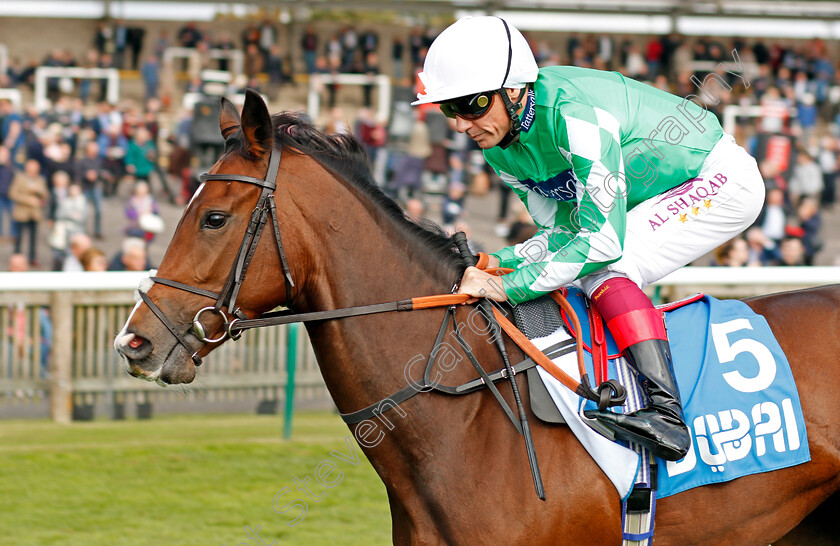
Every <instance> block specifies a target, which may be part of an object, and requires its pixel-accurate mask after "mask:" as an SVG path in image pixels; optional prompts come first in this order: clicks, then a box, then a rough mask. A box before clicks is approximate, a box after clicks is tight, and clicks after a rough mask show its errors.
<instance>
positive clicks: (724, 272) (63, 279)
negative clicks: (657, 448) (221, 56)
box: [0, 266, 840, 303]
mask: <svg viewBox="0 0 840 546" xmlns="http://www.w3.org/2000/svg"><path fill="white" fill-rule="evenodd" d="M148 276H149V272H148V271H109V272H102V273H87V272H83V273H65V272H60V271H36V272H30V273H9V272H0V293H3V292H54V291H63V290H96V291H114V290H124V291H133V290H135V289H136V288H137V286H138V285H139V284H140V281H141V280H142V279H144V278H146V277H148ZM834 283H840V266H809V267H683V268H681V269H678V270H677V271H675V272H673V273H671V274H670V275H668V276H666V277H665V278H663V279H662V280H659V281H657V282H655V283H654V285H655V286H663V287H666V286H697V285H704V286H706V287H707V288H708V289H709V292H710V293H713V292H714V287H717V286H724V287H729V286H745V287H749V286H756V285H762V286H773V287H776V288H778V289H787V288H790V287H809V286H820V285H824V284H834ZM127 303H128V302H127Z"/></svg>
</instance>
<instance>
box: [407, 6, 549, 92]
mask: <svg viewBox="0 0 840 546" xmlns="http://www.w3.org/2000/svg"><path fill="white" fill-rule="evenodd" d="M538 72H539V68H538V67H537V61H536V60H534V54H533V53H531V47H530V46H529V45H528V42H527V41H526V40H525V37H524V36H522V34H521V33H520V32H519V31H518V30H517V29H516V28H515V27H513V26H512V25H511V24H510V23H507V22H505V21H504V20H502V19H501V18H499V17H465V18H463V19H460V20H458V21H457V22H455V23H453V24H452V25H450V26H449V27H448V28H446V30H444V31H443V32H441V33H440V35H439V36H438V37H437V38H435V41H434V42H433V43H432V45H431V47H429V52H428V53H427V54H426V62H425V63H424V65H423V72H421V73H420V74H419V76H420V80H421V81H422V82H423V85H424V86H425V88H426V92H425V94H423V93H418V94H417V98H418V100H416V101H414V102H412V103H411V105H412V106H416V105H418V104H427V103H430V102H443V101H448V100H451V99H456V98H458V97H463V96H465V95H472V94H475V93H481V92H482V91H495V90H496V89H501V88H502V87H508V88H512V89H520V88H522V87H524V86H525V84H527V83H530V82H533V81H535V80H536V79H537V74H538Z"/></svg>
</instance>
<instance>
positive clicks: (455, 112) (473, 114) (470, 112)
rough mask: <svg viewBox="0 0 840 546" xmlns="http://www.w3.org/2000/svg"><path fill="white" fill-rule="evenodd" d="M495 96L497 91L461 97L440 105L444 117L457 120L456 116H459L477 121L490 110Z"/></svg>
mask: <svg viewBox="0 0 840 546" xmlns="http://www.w3.org/2000/svg"><path fill="white" fill-rule="evenodd" d="M495 96H496V91H489V92H484V93H476V94H475V95H467V96H465V97H459V98H457V99H454V100H451V101H447V102H443V103H440V104H439V106H440V111H441V112H443V115H444V116H446V117H448V118H452V119H455V116H458V117H461V118H464V119H468V120H471V121H472V120H477V119H478V118H480V117H482V116H484V115H485V114H486V113H487V112H488V111H489V110H490V107H491V106H492V105H493V100H494V98H495Z"/></svg>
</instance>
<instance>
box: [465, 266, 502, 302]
mask: <svg viewBox="0 0 840 546" xmlns="http://www.w3.org/2000/svg"><path fill="white" fill-rule="evenodd" d="M491 260H492V257H491ZM458 293H459V294H469V295H470V296H473V297H472V298H470V299H468V300H467V301H466V302H465V304H470V303H475V302H477V301H478V298H489V299H491V300H493V301H507V299H508V298H507V294H506V293H505V291H504V289H503V288H502V279H501V277H497V276H495V275H491V274H489V273H486V272H484V271H482V270H481V269H478V268H476V267H468V268H467V270H466V271H464V276H463V277H462V278H461V287H460V288H459V289H458Z"/></svg>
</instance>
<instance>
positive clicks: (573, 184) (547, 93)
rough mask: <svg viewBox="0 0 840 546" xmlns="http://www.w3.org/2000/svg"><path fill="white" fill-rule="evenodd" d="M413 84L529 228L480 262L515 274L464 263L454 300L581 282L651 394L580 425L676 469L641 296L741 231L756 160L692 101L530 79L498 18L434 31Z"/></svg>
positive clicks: (664, 376) (523, 56)
mask: <svg viewBox="0 0 840 546" xmlns="http://www.w3.org/2000/svg"><path fill="white" fill-rule="evenodd" d="M419 77H420V79H421V81H422V82H423V84H424V85H425V93H421V94H418V95H417V96H418V99H419V100H417V101H415V102H413V103H412V105H418V104H427V103H436V104H438V105H439V106H440V109H441V110H442V111H443V113H444V114H445V115H446V116H448V117H450V118H454V119H455V120H456V129H457V130H458V131H459V132H462V133H466V134H467V135H468V136H470V137H471V138H472V139H473V140H474V141H475V142H476V143H477V144H478V145H479V147H481V148H482V149H483V150H484V157H485V158H486V160H487V162H488V163H489V164H490V165H491V166H492V167H493V168H494V169H495V170H496V171H497V172H498V174H499V176H500V177H501V179H502V180H503V181H504V182H505V183H506V184H507V185H509V186H510V187H511V188H512V189H513V191H514V192H515V193H516V194H517V196H519V198H520V199H521V200H522V201H523V202H524V203H525V206H526V207H527V209H528V212H529V213H530V214H531V216H532V217H533V219H534V221H535V222H536V224H537V226H538V227H539V228H540V231H539V232H538V233H537V234H536V235H535V236H534V237H532V238H531V239H529V240H527V241H525V242H524V243H521V244H518V245H516V246H512V247H508V248H503V249H501V250H500V251H498V252H496V253H495V254H493V255H492V256H491V258H490V264H489V266H490V267H494V266H499V267H503V268H511V269H513V270H514V271H513V272H512V273H510V274H508V275H505V276H504V277H502V278H501V279H500V278H499V277H496V276H493V275H490V274H488V273H486V272H484V271H481V270H479V269H476V268H474V267H470V268H467V270H466V271H465V273H464V276H463V279H462V281H461V285H460V289H459V290H460V293H462V294H469V295H471V296H474V297H476V298H477V297H488V298H491V299H493V300H495V301H509V302H510V303H512V304H517V303H521V302H523V301H527V300H531V299H534V298H537V297H539V296H541V295H543V294H546V293H549V292H552V291H554V290H556V289H558V288H560V287H562V286H564V285H566V284H569V283H573V282H574V283H576V284H577V285H578V286H580V287H581V288H582V289H583V290H584V291H585V293H586V294H587V296H589V298H590V299H591V301H592V302H593V304H594V305H595V306H596V307H597V309H598V310H599V311H600V313H601V315H602V316H603V317H604V319H605V320H606V321H607V327H608V328H609V330H610V332H611V333H612V334H613V337H614V338H615V340H616V341H617V343H618V346H619V348H620V349H621V351H622V354H623V355H624V356H625V357H626V358H627V361H628V362H629V363H630V365H631V366H633V368H634V369H635V370H636V371H637V372H638V373H639V375H640V378H641V384H642V388H643V389H644V391H645V393H646V394H647V396H648V398H649V400H650V403H649V404H648V406H647V407H646V408H643V409H641V410H639V411H637V412H635V413H631V414H626V415H622V414H617V413H612V412H609V411H604V412H601V411H598V410H593V411H588V412H586V415H587V417H590V418H596V419H597V420H598V421H600V422H601V423H602V424H604V425H605V426H607V427H608V428H609V429H611V430H612V431H614V433H615V435H616V437H617V438H619V439H622V440H628V441H633V442H637V443H639V444H642V445H644V446H646V447H648V448H649V449H650V450H651V451H652V453H653V454H654V455H656V456H658V457H660V458H663V459H666V460H678V459H681V458H682V457H683V456H684V455H685V454H686V453H687V451H688V448H689V446H690V443H691V436H690V435H689V432H688V429H687V427H686V425H685V417H684V415H683V410H682V404H681V402H680V395H679V391H678V389H677V385H676V380H675V378H674V371H673V366H672V361H671V353H670V348H669V345H668V336H667V333H666V331H665V325H664V321H663V318H662V315H661V313H659V312H658V311H657V310H656V309H655V308H654V306H653V304H652V303H651V301H650V299H649V298H648V297H647V296H646V295H645V293H644V292H642V288H643V287H644V286H646V285H648V284H650V283H652V282H654V281H656V280H658V279H661V278H662V277H664V276H665V275H667V274H668V273H671V272H672V271H674V270H676V269H678V268H680V267H681V266H683V265H685V264H687V263H689V262H691V261H693V260H695V259H697V258H699V257H700V256H703V255H704V254H706V253H707V252H709V251H711V250H712V249H714V248H715V247H717V246H718V245H720V244H721V243H723V242H725V241H728V240H729V239H731V238H732V237H735V236H736V235H738V234H739V233H741V232H742V231H743V230H744V229H745V228H747V227H748V226H749V225H750V224H752V222H753V221H754V220H755V218H756V217H757V215H758V213H759V211H760V209H761V206H762V203H763V202H764V183H763V180H762V178H761V175H760V174H759V171H758V166H757V165H756V162H755V160H754V159H753V158H752V157H751V156H750V155H749V154H748V153H747V152H746V151H745V150H744V149H743V148H741V147H740V146H738V145H737V144H736V143H735V139H734V138H733V137H732V136H730V135H728V134H725V133H724V132H723V130H722V129H721V126H720V124H719V122H718V120H717V119H716V118H715V116H714V115H709V113H708V112H707V111H706V109H705V106H702V105H700V104H699V103H698V102H693V101H692V100H689V97H691V96H689V97H686V99H683V98H680V97H677V96H674V95H671V94H669V93H666V92H664V91H661V90H659V89H656V88H654V87H651V86H648V85H645V84H642V83H639V82H637V81H634V80H630V79H628V78H625V77H624V76H622V75H621V74H619V73H617V72H605V71H600V70H592V69H585V68H577V67H571V66H552V67H546V68H542V69H539V68H538V67H537V64H536V62H535V60H534V56H533V54H532V53H531V49H530V47H529V45H528V43H527V42H526V41H525V38H524V37H523V36H522V34H521V33H520V32H519V31H518V30H517V29H516V28H514V27H513V26H511V25H510V24H509V23H507V22H506V21H504V20H503V19H501V18H498V17H472V18H465V19H461V20H459V21H458V22H456V23H454V24H453V25H451V26H450V27H448V28H447V29H446V30H444V31H443V32H442V33H441V34H440V35H439V36H438V37H437V39H435V41H434V43H432V45H431V47H430V48H429V51H428V54H427V56H426V61H425V65H424V67H423V72H421V73H420V75H419ZM695 98H696V97H695ZM500 280H501V282H499V281H500Z"/></svg>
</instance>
